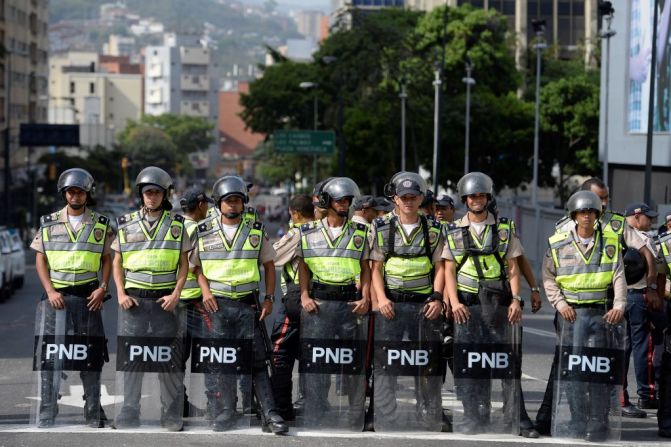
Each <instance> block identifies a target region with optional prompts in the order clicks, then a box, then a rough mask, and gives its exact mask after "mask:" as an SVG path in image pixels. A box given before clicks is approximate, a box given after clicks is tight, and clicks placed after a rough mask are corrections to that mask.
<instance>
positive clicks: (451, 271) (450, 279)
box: [443, 259, 471, 324]
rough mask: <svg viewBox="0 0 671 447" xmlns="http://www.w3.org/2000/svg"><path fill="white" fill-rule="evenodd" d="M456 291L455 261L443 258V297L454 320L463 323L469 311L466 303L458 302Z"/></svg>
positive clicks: (466, 319)
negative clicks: (447, 302)
mask: <svg viewBox="0 0 671 447" xmlns="http://www.w3.org/2000/svg"><path fill="white" fill-rule="evenodd" d="M457 293H458V292H457V263H456V262H454V260H450V259H445V290H444V291H443V299H447V300H448V301H449V303H450V309H451V310H452V316H453V318H454V321H455V322H457V323H458V324H463V323H466V321H468V319H469V318H470V316H471V312H470V311H469V310H468V307H467V306H466V305H464V304H462V303H460V302H459V295H458V294H457Z"/></svg>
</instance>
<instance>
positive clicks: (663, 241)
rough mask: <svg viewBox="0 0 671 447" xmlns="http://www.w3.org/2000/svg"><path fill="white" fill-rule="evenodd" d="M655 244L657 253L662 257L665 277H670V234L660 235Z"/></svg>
mask: <svg viewBox="0 0 671 447" xmlns="http://www.w3.org/2000/svg"><path fill="white" fill-rule="evenodd" d="M655 243H656V244H657V246H658V247H659V252H660V253H661V254H662V256H664V263H665V264H666V267H667V272H666V274H667V276H669V277H671V233H662V234H660V235H659V236H658V237H657V239H656V240H655Z"/></svg>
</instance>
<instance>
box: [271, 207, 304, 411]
mask: <svg viewBox="0 0 671 447" xmlns="http://www.w3.org/2000/svg"><path fill="white" fill-rule="evenodd" d="M289 215H290V216H291V221H290V222H289V231H288V232H287V234H285V235H284V236H283V237H282V238H281V239H280V240H279V241H277V242H276V243H275V244H273V248H274V249H275V252H276V255H275V266H276V267H280V268H281V269H282V277H281V286H282V291H283V292H284V296H283V297H282V302H283V303H284V309H285V312H284V315H280V319H279V320H278V321H277V322H276V323H275V327H274V328H273V332H272V334H271V341H272V343H273V365H274V366H275V375H274V376H273V393H274V396H275V403H276V405H277V411H278V413H280V415H281V416H282V417H283V418H284V419H285V420H289V421H292V420H294V419H295V412H294V406H293V405H292V403H291V396H292V388H293V384H292V380H291V375H292V372H293V369H294V362H296V361H297V360H298V359H299V356H300V317H301V291H300V282H299V278H298V257H297V256H296V252H297V250H299V249H300V242H301V235H300V227H301V225H303V224H306V223H309V222H312V221H314V218H315V215H314V205H313V204H312V202H311V198H310V196H307V195H297V196H294V197H292V198H291V200H290V201H289ZM301 388H302V387H301ZM302 394H303V390H302V389H300V390H299V400H300V399H301V397H302Z"/></svg>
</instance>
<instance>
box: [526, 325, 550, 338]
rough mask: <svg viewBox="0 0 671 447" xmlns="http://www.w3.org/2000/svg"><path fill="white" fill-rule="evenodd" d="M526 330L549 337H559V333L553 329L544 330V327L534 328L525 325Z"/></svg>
mask: <svg viewBox="0 0 671 447" xmlns="http://www.w3.org/2000/svg"><path fill="white" fill-rule="evenodd" d="M524 332H528V333H530V334H533V335H539V336H541V337H548V338H557V334H555V333H554V332H551V331H544V330H542V329H534V328H532V327H525V328H524Z"/></svg>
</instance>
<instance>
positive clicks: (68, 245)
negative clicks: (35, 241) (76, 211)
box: [40, 210, 109, 289]
mask: <svg viewBox="0 0 671 447" xmlns="http://www.w3.org/2000/svg"><path fill="white" fill-rule="evenodd" d="M87 211H88V210H87ZM88 212H89V213H90V216H91V220H92V221H93V224H82V225H81V227H80V228H79V231H78V232H77V233H76V234H75V233H74V232H73V231H72V229H71V228H70V225H69V224H65V223H63V222H60V221H59V218H60V211H59V212H56V213H52V214H49V215H46V216H42V218H41V219H40V224H41V228H40V231H41V232H42V243H43V246H44V254H45V256H46V257H47V262H48V263H49V278H50V279H51V283H52V284H53V285H54V288H56V289H62V288H63V287H70V286H77V285H81V284H88V283H90V282H93V281H96V280H97V279H98V270H100V265H101V259H102V253H103V249H104V247H105V239H106V237H107V229H108V223H109V220H108V219H107V217H105V216H102V215H100V214H97V213H95V212H93V211H88Z"/></svg>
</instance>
